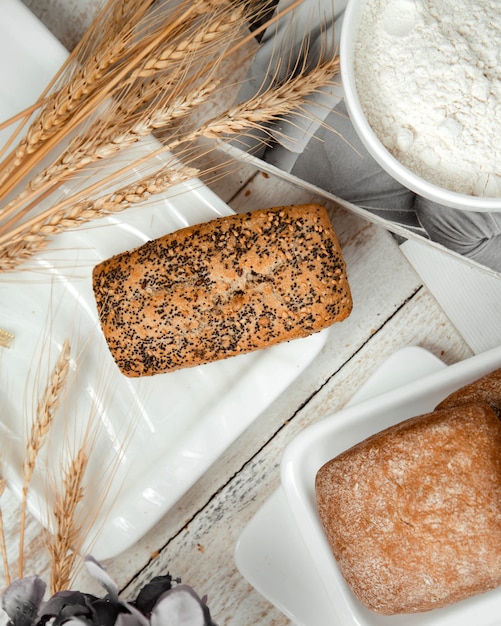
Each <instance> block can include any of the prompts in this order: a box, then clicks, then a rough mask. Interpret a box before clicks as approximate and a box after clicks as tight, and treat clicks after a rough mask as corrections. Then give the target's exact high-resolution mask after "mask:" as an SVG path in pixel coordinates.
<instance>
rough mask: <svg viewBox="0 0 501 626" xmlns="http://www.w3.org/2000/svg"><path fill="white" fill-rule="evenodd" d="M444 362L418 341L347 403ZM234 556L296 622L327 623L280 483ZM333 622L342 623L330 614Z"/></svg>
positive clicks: (327, 609)
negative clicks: (418, 344) (418, 345)
mask: <svg viewBox="0 0 501 626" xmlns="http://www.w3.org/2000/svg"><path fill="white" fill-rule="evenodd" d="M445 367H446V365H445V364H444V363H443V362H442V361H440V359H438V358H437V357H435V356H434V355H433V354H431V353H430V352H428V351H427V350H424V349H423V348H419V347H416V346H409V347H406V348H402V349H400V350H398V351H397V352H395V353H394V354H392V355H391V356H390V357H388V358H387V359H386V360H385V361H384V362H383V363H382V364H381V365H380V366H379V367H378V368H377V370H376V371H375V372H374V374H373V375H372V376H371V377H370V378H369V379H368V380H367V381H366V382H365V383H364V384H363V385H362V387H361V388H360V389H358V390H357V392H356V393H355V395H354V396H353V397H352V398H351V400H350V401H349V403H348V405H347V406H352V405H355V404H357V403H359V402H362V401H363V400H367V399H369V398H373V397H375V396H377V395H379V394H381V393H384V392H385V391H388V390H389V389H394V388H397V387H400V386H402V385H404V384H406V383H408V382H410V381H414V380H418V379H419V378H421V377H422V376H425V375H427V374H431V373H433V372H439V371H441V370H442V369H444V368H445ZM235 562H236V564H237V567H238V569H239V571H240V573H241V574H242V576H244V577H245V578H246V580H247V581H248V582H249V583H250V584H251V585H252V586H253V587H254V588H255V589H256V590H257V591H259V592H260V593H261V594H262V595H263V596H264V597H265V598H267V599H268V600H269V601H270V602H271V603H272V604H274V605H275V606H276V607H277V608H278V609H280V610H281V611H282V612H283V613H284V614H285V615H287V617H288V618H289V619H290V620H291V621H292V622H293V623H294V624H295V625H296V626H325V623H326V619H327V616H331V613H332V609H331V604H330V598H329V596H328V594H327V593H326V591H325V589H324V586H323V584H322V580H321V579H320V576H319V573H318V572H317V570H316V568H315V564H314V563H313V561H312V559H311V555H310V553H309V551H308V548H307V546H306V544H305V542H304V540H303V537H302V535H301V532H300V530H299V528H298V526H297V524H296V522H295V521H294V518H293V517H292V515H291V512H290V508H289V505H288V503H287V499H286V497H285V492H284V489H283V488H282V487H279V488H278V489H277V490H276V491H275V493H273V495H272V496H271V497H270V498H269V499H268V500H267V501H266V502H265V503H264V505H263V506H262V507H261V508H260V509H259V511H258V512H257V513H256V514H255V515H254V517H253V518H252V519H251V520H250V521H249V523H248V524H247V526H246V527H245V529H244V530H243V532H242V534H241V535H240V537H239V539H238V542H237V545H236V546H235ZM329 625H330V626H344V625H343V624H341V623H340V622H335V621H334V618H333V619H331V620H329Z"/></svg>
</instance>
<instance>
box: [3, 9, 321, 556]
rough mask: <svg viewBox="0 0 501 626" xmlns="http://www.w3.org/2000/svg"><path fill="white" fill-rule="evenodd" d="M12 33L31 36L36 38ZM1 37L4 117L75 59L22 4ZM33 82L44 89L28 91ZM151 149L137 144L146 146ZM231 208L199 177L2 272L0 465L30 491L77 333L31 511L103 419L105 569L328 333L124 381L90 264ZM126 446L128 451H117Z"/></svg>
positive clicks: (6, 20) (100, 527) (93, 538)
mask: <svg viewBox="0 0 501 626" xmlns="http://www.w3.org/2000/svg"><path fill="white" fill-rule="evenodd" d="M13 33H14V34H13ZM15 33H23V35H24V34H26V33H29V39H25V38H24V36H23V37H20V36H16V35H15ZM5 41H7V42H9V46H8V48H9V50H7V49H5V47H3V46H2V47H0V51H1V52H2V54H1V55H0V82H2V84H7V83H8V78H9V77H11V76H12V75H14V76H16V77H17V78H18V79H19V84H18V90H17V91H15V92H12V93H5V92H1V93H0V114H1V115H2V116H3V117H6V116H8V115H11V114H13V113H15V112H16V111H18V110H19V109H20V108H22V107H25V106H27V105H29V104H30V102H32V101H33V100H34V99H35V98H36V96H37V95H38V93H39V91H40V89H41V88H43V86H44V84H45V83H46V82H47V81H48V80H49V79H50V78H51V77H52V75H53V73H54V72H55V71H56V69H57V68H58V67H59V65H60V64H61V62H62V61H63V60H64V58H65V56H66V54H65V53H64V50H62V48H61V46H60V44H59V43H58V42H57V41H56V40H55V39H54V38H53V37H52V35H50V33H48V32H47V31H46V29H45V28H44V27H43V26H42V25H41V24H40V23H39V22H38V21H37V20H36V19H35V18H34V16H33V15H32V14H31V13H30V12H29V11H27V10H26V8H25V7H24V5H22V4H21V2H19V1H18V0H4V3H3V5H2V20H0V42H5ZM18 48H19V49H20V50H21V53H20V54H19V55H18V54H17V53H16V52H17V49H18ZM7 52H8V54H7ZM34 74H36V76H37V80H36V81H35V82H31V81H32V78H33V75H34ZM21 78H22V80H21ZM4 140H5V139H4ZM151 143H152V142H151V141H149V142H147V144H148V145H146V146H144V145H141V146H139V147H138V148H137V149H138V150H140V151H142V150H144V149H148V148H149V147H151ZM129 156H130V153H129ZM122 158H125V157H122ZM231 212H232V211H231V209H230V208H229V207H228V206H227V205H226V204H225V203H224V202H223V201H222V200H221V199H220V198H219V197H217V196H216V195H215V194H214V193H212V192H211V191H210V190H209V189H208V188H207V187H205V186H204V185H203V184H202V183H201V182H200V181H199V180H193V181H191V182H189V183H186V184H182V185H178V186H177V187H175V188H174V189H173V190H172V191H171V192H169V193H166V194H163V195H162V196H161V197H160V198H159V199H158V200H156V201H155V202H150V203H148V204H147V205H145V206H143V207H141V208H135V209H130V210H127V211H124V212H122V213H120V214H117V215H115V216H112V217H108V218H105V219H102V220H99V221H96V222H95V223H94V222H93V223H91V224H90V225H88V226H86V227H82V228H80V229H78V230H75V231H72V232H66V233H64V234H62V235H59V236H58V237H57V239H56V240H55V241H54V243H52V244H51V245H50V247H49V248H48V249H47V250H46V251H45V252H44V253H43V254H41V255H39V256H38V257H37V258H36V266H35V268H34V270H33V271H29V272H27V271H24V272H15V273H9V274H4V275H2V277H1V278H2V280H1V281H0V328H3V329H5V330H7V331H9V332H11V333H12V334H13V335H14V336H15V339H14V343H13V346H12V348H10V349H0V368H1V385H0V402H1V406H2V413H1V415H0V432H1V433H2V449H1V454H0V460H1V461H2V464H3V466H4V471H5V475H6V477H7V479H8V482H9V486H10V488H11V489H12V490H13V491H14V492H15V493H16V494H18V495H19V496H20V493H21V488H22V480H21V474H20V468H21V463H22V458H23V450H24V446H25V441H26V431H27V428H26V426H27V415H28V414H29V413H30V411H31V409H32V408H33V406H34V405H35V404H36V402H37V400H38V397H39V394H40V390H41V389H42V388H43V386H44V384H45V380H46V375H47V373H48V372H49V371H50V369H51V368H52V365H53V363H54V361H55V359H56V357H57V355H58V354H59V351H60V347H61V345H62V343H63V342H64V340H65V339H67V338H69V339H70V343H71V346H72V358H73V361H72V365H71V367H72V370H73V375H72V382H71V384H70V386H69V392H68V394H67V397H66V398H65V400H64V403H63V407H62V409H61V414H62V416H63V417H64V419H63V420H62V422H64V423H62V422H61V420H59V421H58V424H59V425H58V426H57V427H54V428H53V429H52V430H51V433H50V438H49V441H48V442H47V444H46V446H45V447H44V450H43V452H42V454H41V457H40V459H39V462H37V471H36V474H35V476H34V479H33V483H32V489H31V490H30V499H29V506H30V510H31V511H32V513H33V514H34V515H35V516H36V517H37V518H38V519H39V520H41V521H42V523H44V524H47V523H48V522H47V519H48V516H47V511H48V508H49V504H50V501H51V498H52V495H51V492H52V489H51V485H50V484H47V475H48V468H50V467H52V468H53V470H54V472H55V473H56V474H57V473H60V469H59V460H60V459H61V455H62V457H63V458H66V457H67V456H68V454H69V452H68V450H66V449H65V445H66V443H67V442H68V440H69V439H71V438H72V437H73V436H74V437H75V440H76V439H77V437H78V436H80V435H81V434H82V432H83V431H84V429H85V426H86V423H87V420H88V416H89V414H90V413H91V412H92V411H94V412H95V413H96V414H97V418H98V420H97V421H98V423H99V424H100V430H99V433H98V436H97V438H96V441H95V442H94V444H93V446H92V450H93V452H92V457H91V462H90V466H89V473H88V475H89V477H90V478H89V481H88V486H87V492H88V493H89V495H90V496H91V499H92V498H94V499H99V498H103V497H104V495H106V498H105V500H104V501H103V502H104V503H103V506H101V507H100V512H99V515H98V517H97V518H96V519H95V520H93V532H92V533H91V535H90V537H89V541H88V544H87V546H86V549H88V550H91V551H92V554H93V555H94V556H95V557H96V558H98V559H100V560H103V559H108V558H110V557H112V556H114V555H116V554H118V553H120V552H122V551H123V550H125V549H126V548H128V547H130V546H131V545H132V544H133V543H135V542H136V541H137V540H138V539H139V538H140V537H142V536H143V535H144V534H145V533H146V532H147V531H148V530H149V529H150V528H151V527H152V526H153V525H154V524H155V523H157V522H158V521H159V520H160V519H161V518H162V517H163V516H164V515H165V514H166V513H167V512H168V511H169V509H170V508H171V507H172V506H173V505H174V504H175V503H176V502H177V501H178V499H179V498H180V497H181V496H182V495H183V494H184V493H185V492H186V491H187V490H188V489H189V488H190V487H191V486H192V485H193V484H194V483H195V482H196V481H197V480H198V479H199V478H200V477H201V476H202V475H203V474H204V473H205V472H206V471H207V469H208V468H209V467H210V465H211V464H212V463H213V461H214V460H215V459H216V458H217V457H218V456H219V455H220V454H221V453H222V452H223V451H224V450H225V449H226V448H227V447H228V446H229V445H230V444H231V443H232V442H233V441H234V440H235V439H236V438H237V437H238V436H239V435H240V434H241V433H242V432H243V431H244V430H245V429H246V428H247V427H248V425H249V424H250V423H251V422H252V421H253V420H254V419H255V418H256V417H257V416H258V415H259V414H260V413H261V412H262V411H264V410H265V409H266V407H267V406H268V405H269V404H270V403H271V402H272V401H273V400H274V399H275V398H276V397H278V396H279V395H280V394H281V393H282V392H283V391H284V390H285V389H286V388H287V387H288V386H289V385H290V384H291V383H292V382H293V381H294V380H295V379H296V377H297V376H298V375H299V374H300V373H301V372H302V371H303V370H304V369H305V368H306V367H307V366H308V364H309V363H310V362H311V361H312V359H313V358H314V357H315V356H316V355H317V354H318V352H319V351H320V350H321V348H322V346H323V345H324V342H325V340H326V338H327V333H328V331H324V332H322V333H319V334H316V335H313V336H311V337H308V338H306V339H301V340H296V341H293V342H289V343H285V344H281V345H278V346H275V347H273V348H271V349H268V350H263V351H260V352H255V353H252V354H248V355H243V356H240V357H235V358H232V359H227V360H225V361H219V362H216V363H211V364H208V365H205V366H200V367H196V368H190V369H186V370H180V371H178V372H174V373H171V374H163V375H159V376H154V377H151V378H145V379H127V378H125V377H124V376H122V375H121V374H120V373H119V371H118V368H117V367H116V365H115V364H114V362H113V360H112V358H111V355H110V354H109V352H108V350H107V347H106V345H105V341H104V338H103V337H102V334H101V331H100V328H99V323H98V319H97V312H96V310H95V304H94V297H93V293H92V286H91V271H92V267H93V266H94V265H95V264H96V263H98V262H99V261H100V260H101V259H104V258H107V257H109V256H111V255H113V254H115V253H117V252H119V251H122V250H126V249H130V248H132V247H135V246H137V245H140V244H142V243H143V242H144V241H146V240H148V239H151V238H154V237H157V236H160V235H162V234H164V233H167V232H170V231H172V230H175V229H177V228H181V227H183V226H186V225H189V224H193V223H198V222H202V221H206V220H209V219H213V218H216V217H220V216H224V215H228V214H230V213H231ZM75 359H77V360H78V370H76V369H75ZM68 435H69V436H68ZM123 441H126V445H125V447H124V448H123V449H121V446H122V442H123ZM114 459H118V460H114ZM45 463H47V466H45ZM113 464H114V465H115V466H114V468H113V469H112V470H111V469H110V468H109V467H108V475H109V474H110V473H111V471H112V472H113V485H112V487H111V489H110V490H109V492H107V493H106V494H103V493H102V490H103V489H106V481H105V480H104V478H103V471H102V469H103V468H106V467H107V466H108V465H113Z"/></svg>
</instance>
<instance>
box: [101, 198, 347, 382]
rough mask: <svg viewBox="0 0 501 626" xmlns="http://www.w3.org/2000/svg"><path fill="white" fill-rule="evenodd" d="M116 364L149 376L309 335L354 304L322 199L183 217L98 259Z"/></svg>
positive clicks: (107, 332)
mask: <svg viewBox="0 0 501 626" xmlns="http://www.w3.org/2000/svg"><path fill="white" fill-rule="evenodd" d="M93 288H94V295H95V299H96V304H97V309H98V314H99V319H100V322H101V326H102V329H103V333H104V336H105V338H106V341H107V343H108V346H109V349H110V351H111V353H112V355H113V357H114V359H115V361H116V363H117V365H118V367H119V368H120V370H121V371H122V372H123V373H124V374H125V375H126V376H130V377H137V376H149V375H153V374H159V373H163V372H169V371H173V370H177V369H180V368H184V367H191V366H195V365H200V364H203V363H208V362H211V361H216V360H219V359H223V358H226V357H231V356H235V355H238V354H243V353H247V352H251V351H254V350H259V349H261V348H265V347H268V346H272V345H274V344H277V343H279V342H283V341H287V340H290V339H295V338H298V337H305V336H307V335H310V334H312V333H314V332H317V331H320V330H322V329H324V328H326V327H327V326H330V325H331V324H333V323H334V322H338V321H341V320H343V319H345V318H346V317H347V316H348V315H349V314H350V312H351V309H352V299H351V293H350V288H349V284H348V281H347V277H346V267H345V262H344V259H343V257H342V254H341V250H340V247H339V243H338V240H337V237H336V234H335V232H334V230H333V228H332V225H331V223H330V220H329V217H328V214H327V211H326V210H325V208H324V207H322V206H319V205H313V204H311V205H300V206H290V207H276V208H273V209H263V210H258V211H254V212H251V213H246V214H241V215H231V216H227V217H222V218H218V219H214V220H212V221H210V222H206V223H202V224H198V225H195V226H189V227H186V228H183V229H181V230H178V231H175V232H173V233H170V234H168V235H165V236H163V237H160V238H159V239H155V240H153V241H149V242H147V243H146V244H144V245H142V246H141V247H139V248H136V249H135V250H132V251H129V252H124V253H122V254H118V255H116V256H114V257H112V258H110V259H108V260H105V261H103V262H102V263H100V264H99V265H97V266H96V267H95V268H94V271H93Z"/></svg>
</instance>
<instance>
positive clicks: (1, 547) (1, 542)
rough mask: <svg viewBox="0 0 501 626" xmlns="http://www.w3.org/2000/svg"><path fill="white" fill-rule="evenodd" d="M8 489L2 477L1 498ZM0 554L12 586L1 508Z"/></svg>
mask: <svg viewBox="0 0 501 626" xmlns="http://www.w3.org/2000/svg"><path fill="white" fill-rule="evenodd" d="M5 487H6V480H5V478H3V477H0V498H1V497H2V495H3V492H4V491H5ZM0 552H1V553H2V562H3V571H4V575H5V584H6V585H7V586H9V585H10V569H9V559H8V557H7V544H6V542H5V530H4V526H3V514H2V507H0Z"/></svg>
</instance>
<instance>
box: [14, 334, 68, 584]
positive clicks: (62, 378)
mask: <svg viewBox="0 0 501 626" xmlns="http://www.w3.org/2000/svg"><path fill="white" fill-rule="evenodd" d="M69 362H70V343H69V341H68V340H65V342H64V343H63V346H62V348H61V351H60V353H59V356H58V358H57V360H56V363H55V364H54V367H53V369H52V371H51V373H50V375H49V379H48V381H47V385H46V387H45V389H44V392H43V394H42V397H41V399H40V401H39V403H38V405H37V409H36V415H35V419H34V420H33V422H32V425H31V431H30V436H29V438H28V442H27V446H26V453H25V457H24V461H23V466H22V475H23V486H22V499H21V517H20V529H19V535H20V538H19V578H22V575H23V568H24V559H23V553H24V534H25V526H26V507H27V499H28V491H29V486H30V483H31V479H32V477H33V472H34V470H35V464H36V460H37V457H38V454H39V452H40V450H41V449H42V447H43V445H44V443H45V441H46V439H47V435H48V434H49V431H50V429H51V426H52V423H53V420H54V416H55V413H56V411H57V409H58V407H59V405H60V402H61V396H62V392H63V389H64V387H65V384H66V380H67V377H68V371H69Z"/></svg>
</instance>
